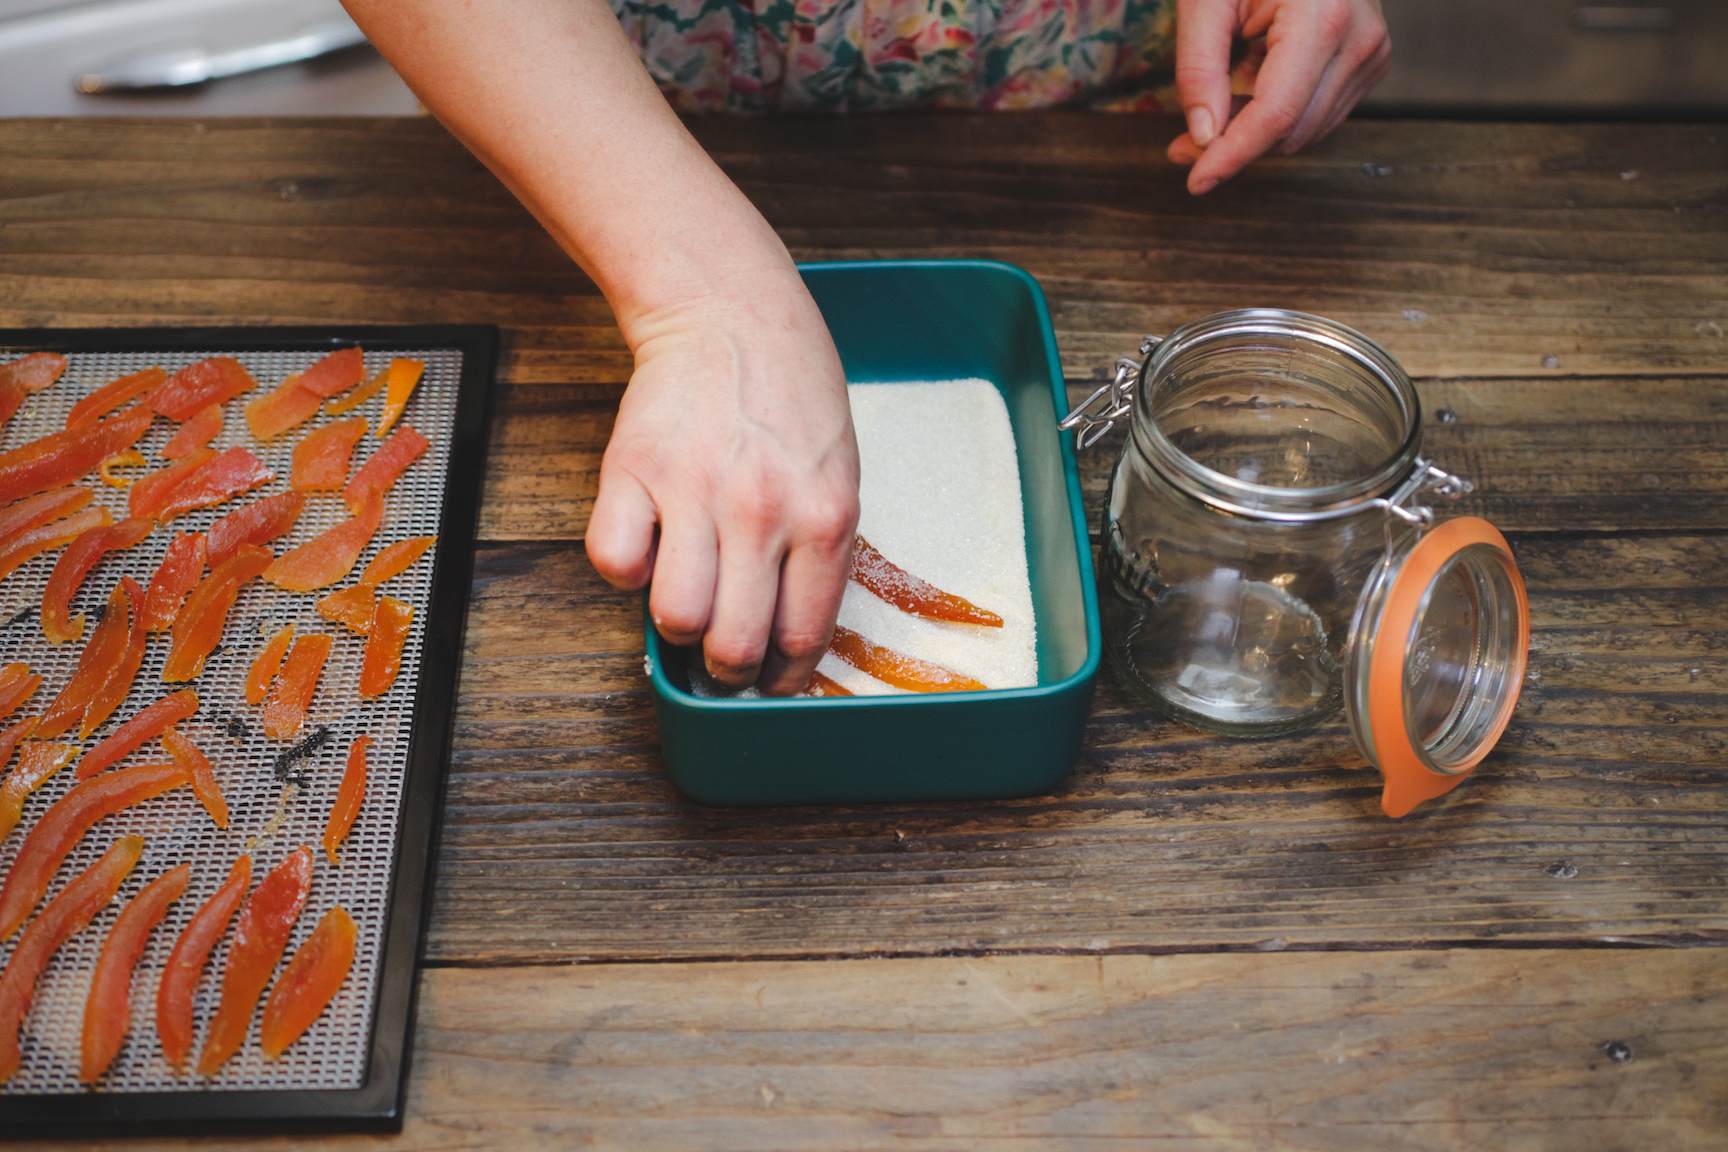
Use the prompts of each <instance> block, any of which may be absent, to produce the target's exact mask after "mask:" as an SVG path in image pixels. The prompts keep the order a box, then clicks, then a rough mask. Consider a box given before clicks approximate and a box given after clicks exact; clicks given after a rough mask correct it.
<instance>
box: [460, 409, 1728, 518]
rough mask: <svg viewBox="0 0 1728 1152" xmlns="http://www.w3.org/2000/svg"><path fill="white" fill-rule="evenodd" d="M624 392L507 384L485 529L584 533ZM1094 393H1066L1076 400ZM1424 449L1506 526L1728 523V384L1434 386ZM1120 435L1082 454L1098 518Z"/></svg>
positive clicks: (1470, 507) (1468, 504) (1480, 509)
mask: <svg viewBox="0 0 1728 1152" xmlns="http://www.w3.org/2000/svg"><path fill="white" fill-rule="evenodd" d="M621 391H622V386H621V385H613V386H611V387H591V386H580V387H552V386H536V387H518V386H505V387H504V388H503V389H502V391H501V394H500V400H499V405H498V418H497V422H496V426H495V428H494V430H493V435H492V446H491V452H492V457H491V465H490V467H488V469H487V475H486V496H485V503H484V507H483V509H482V513H481V515H482V527H481V531H482V535H483V536H484V537H485V538H487V539H490V540H495V541H497V540H533V539H574V538H579V537H580V536H581V535H582V533H583V531H584V530H585V528H586V526H587V523H588V516H589V513H590V512H591V511H592V510H593V498H594V493H595V491H596V489H597V486H598V484H599V470H600V458H601V454H602V453H603V452H604V451H605V449H606V440H607V437H609V436H610V435H611V430H612V417H613V412H614V410H615V409H616V406H617V403H618V397H619V396H620V395H621ZM1087 391H1090V388H1089V387H1088V386H1086V385H1081V384H1076V385H1075V386H1074V387H1072V388H1071V389H1070V394H1071V396H1072V397H1073V400H1074V401H1075V402H1076V403H1077V402H1079V401H1080V400H1081V399H1082V398H1083V397H1084V396H1085V395H1086V392H1087ZM1418 391H1419V392H1420V393H1421V396H1422V404H1423V409H1424V411H1425V412H1426V413H1427V414H1428V415H1427V420H1426V423H1425V437H1426V439H1425V446H1426V450H1427V452H1428V453H1429V455H1431V456H1432V457H1434V458H1435V459H1436V460H1437V461H1439V462H1440V463H1441V464H1442V465H1443V466H1445V467H1447V468H1450V469H1453V470H1455V471H1459V472H1461V473H1463V474H1464V475H1466V476H1468V477H1469V478H1471V479H1472V480H1473V481H1474V482H1475V483H1476V485H1477V490H1476V492H1475V493H1474V494H1472V495H1471V496H1470V497H1469V498H1468V499H1466V500H1464V501H1462V502H1461V503H1460V504H1458V505H1457V506H1456V507H1455V509H1453V510H1455V511H1458V512H1468V513H1470V514H1472V515H1477V516H1486V517H1488V518H1490V519H1491V520H1493V521H1494V522H1495V523H1497V524H1499V525H1500V527H1501V528H1502V529H1504V530H1505V531H1509V532H1534V531H1549V530H1556V529H1558V530H1566V529H1574V530H1576V529H1628V528H1630V529H1641V530H1642V529H1651V528H1660V529H1687V530H1696V529H1706V528H1707V529H1720V528H1725V527H1728V377H1691V378H1674V377H1669V378H1644V379H1640V378H1634V377H1614V378H1605V379H1574V380H1559V379H1497V380H1481V379H1468V380H1425V381H1420V382H1419V384H1418ZM1123 439H1124V436H1123V434H1121V433H1112V434H1111V436H1110V437H1108V438H1106V440H1105V441H1104V442H1103V443H1101V444H1099V445H1097V446H1096V447H1095V448H1093V449H1092V450H1091V451H1089V452H1086V453H1083V454H1082V457H1081V463H1082V480H1083V482H1084V485H1085V490H1086V495H1087V499H1088V501H1089V506H1090V508H1091V514H1090V515H1089V516H1088V523H1090V524H1092V525H1093V526H1094V528H1095V527H1096V524H1097V509H1098V507H1099V506H1100V505H1101V503H1102V501H1103V499H1104V493H1105V489H1106V488H1107V486H1108V484H1109V480H1110V471H1111V469H1112V468H1113V467H1114V465H1115V462H1116V458H1117V456H1118V454H1119V453H1120V452H1121V447H1122V441H1123Z"/></svg>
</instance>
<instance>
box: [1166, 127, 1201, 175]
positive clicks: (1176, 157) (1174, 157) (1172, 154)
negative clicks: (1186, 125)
mask: <svg viewBox="0 0 1728 1152" xmlns="http://www.w3.org/2000/svg"><path fill="white" fill-rule="evenodd" d="M1164 155H1165V156H1166V157H1168V158H1169V160H1170V162H1171V163H1172V164H1180V165H1182V166H1183V167H1184V168H1186V167H1187V166H1188V165H1190V164H1192V163H1194V161H1196V160H1198V159H1199V158H1200V149H1198V148H1196V147H1195V146H1194V138H1193V137H1191V136H1189V135H1188V133H1186V132H1184V133H1182V135H1180V136H1178V137H1176V139H1174V140H1172V141H1170V146H1169V147H1168V148H1166V149H1165V150H1164Z"/></svg>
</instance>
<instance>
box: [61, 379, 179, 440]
mask: <svg viewBox="0 0 1728 1152" xmlns="http://www.w3.org/2000/svg"><path fill="white" fill-rule="evenodd" d="M166 379H168V373H166V372H164V371H162V369H160V368H146V369H144V370H143V371H141V372H133V373H131V374H130V375H126V376H122V377H120V378H119V379H118V380H115V381H112V382H111V383H108V384H104V385H102V387H100V388H98V389H96V391H94V392H92V393H90V395H88V396H86V397H84V398H83V399H82V400H80V401H78V403H76V404H74V405H72V411H70V412H68V413H66V427H68V428H76V427H78V426H79V425H81V424H89V423H91V422H92V421H95V420H96V419H98V418H100V417H103V416H106V415H108V413H110V412H112V411H114V410H115V409H116V408H123V407H125V406H126V405H127V404H130V403H132V401H134V400H136V399H138V397H140V396H142V395H144V394H145V393H146V392H149V391H151V390H152V389H154V388H155V387H156V386H157V385H158V384H160V383H162V381H164V380H166ZM146 403H148V402H146Z"/></svg>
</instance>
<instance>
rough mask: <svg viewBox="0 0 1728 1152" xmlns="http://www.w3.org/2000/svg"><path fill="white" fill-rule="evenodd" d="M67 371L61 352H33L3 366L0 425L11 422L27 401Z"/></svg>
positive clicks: (0, 393)
mask: <svg viewBox="0 0 1728 1152" xmlns="http://www.w3.org/2000/svg"><path fill="white" fill-rule="evenodd" d="M64 371H66V357H64V356H62V355H60V353H58V352H32V353H30V354H29V355H27V356H20V357H19V358H18V359H16V360H9V361H7V362H6V363H4V364H0V424H4V423H6V422H7V421H8V420H10V419H12V416H13V414H14V413H16V412H17V411H18V406H19V405H20V404H23V403H24V399H25V397H27V396H30V395H32V394H34V393H37V392H40V391H42V390H43V389H44V388H47V387H48V386H49V385H51V384H53V383H54V381H56V380H58V379H60V374H61V373H62V372H64Z"/></svg>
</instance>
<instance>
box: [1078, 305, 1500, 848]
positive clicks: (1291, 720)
mask: <svg viewBox="0 0 1728 1152" xmlns="http://www.w3.org/2000/svg"><path fill="white" fill-rule="evenodd" d="M1130 413H1131V418H1130V432H1129V436H1128V439H1127V442H1126V443H1125V444H1124V446H1123V449H1122V456H1121V458H1120V460H1119V461H1118V462H1117V465H1116V470H1115V473H1114V475H1113V477H1112V479H1111V483H1110V493H1109V499H1108V502H1107V503H1106V505H1105V509H1104V518H1103V539H1102V547H1101V557H1100V562H1099V566H1098V571H1099V582H1100V595H1099V601H1100V607H1101V610H1102V614H1103V623H1104V628H1105V652H1106V655H1107V657H1108V659H1109V662H1110V664H1111V667H1112V670H1113V672H1114V673H1115V675H1116V678H1117V679H1118V681H1119V682H1120V683H1121V684H1122V685H1123V687H1124V688H1125V689H1126V690H1127V691H1128V693H1129V694H1130V695H1131V696H1134V697H1136V698H1138V699H1139V700H1141V701H1143V702H1145V703H1146V704H1148V705H1150V706H1151V707H1152V708H1154V709H1156V710H1158V711H1160V712H1162V713H1164V714H1166V715H1168V716H1170V717H1172V718H1173V719H1177V720H1180V721H1183V722H1185V723H1187V724H1190V725H1192V726H1194V727H1196V728H1200V729H1203V730H1205V731H1210V732H1216V733H1219V734H1221V735H1225V736H1236V737H1266V736H1277V735H1280V734H1284V733H1289V732H1295V731H1300V730H1303V729H1307V728H1310V727H1312V726H1314V725H1315V724H1318V723H1319V722H1320V721H1322V720H1324V719H1326V718H1327V717H1328V716H1330V715H1332V714H1333V713H1334V712H1335V711H1336V710H1337V709H1338V708H1339V707H1340V706H1341V705H1342V706H1343V707H1344V709H1345V711H1346V712H1347V713H1348V715H1349V719H1350V727H1351V732H1352V734H1353V735H1354V737H1355V739H1356V743H1357V745H1358V746H1359V748H1360V749H1361V751H1362V752H1363V754H1364V755H1365V756H1366V757H1367V758H1368V760H1369V761H1370V762H1371V763H1374V764H1376V765H1377V766H1378V767H1379V768H1380V769H1381V772H1382V775H1383V776H1384V777H1385V778H1386V791H1385V793H1384V795H1383V798H1382V806H1383V808H1384V809H1385V810H1386V811H1387V812H1388V814H1391V815H1403V814H1404V813H1405V812H1408V811H1409V810H1410V809H1411V808H1413V807H1414V806H1415V805H1416V804H1417V803H1419V802H1421V800H1423V799H1427V798H1430V797H1432V796H1437V795H1440V794H1442V793H1444V792H1446V791H1449V790H1450V789H1451V788H1453V787H1455V786H1456V785H1457V783H1458V782H1459V781H1461V780H1462V779H1463V778H1464V776H1466V775H1467V774H1468V773H1469V771H1470V770H1471V769H1472V768H1474V767H1475V765H1476V764H1477V763H1478V762H1480V760H1481V759H1482V757H1483V756H1485V755H1486V754H1487V752H1488V750H1489V749H1491V748H1492V747H1493V745H1494V744H1495V742H1496V741H1498V739H1499V737H1500V735H1501V733H1502V732H1503V731H1504V730H1505V727H1506V724H1507V723H1508V722H1509V720H1510V718H1511V714H1512V709H1513V706H1514V705H1515V704H1516V702H1517V697H1518V690H1519V687H1520V685H1521V683H1522V681H1523V672H1524V662H1525V654H1526V650H1527V648H1528V638H1529V609H1528V606H1527V602H1526V598H1525V591H1524V583H1523V579H1522V577H1521V576H1520V574H1519V572H1518V568H1517V564H1516V562H1515V561H1514V560H1513V557H1512V552H1511V549H1510V547H1509V546H1508V545H1507V543H1506V541H1505V538H1504V537H1503V536H1501V534H1500V533H1499V532H1498V531H1496V530H1495V529H1494V528H1493V527H1492V526H1491V525H1489V524H1488V523H1487V522H1485V521H1482V520H1478V519H1474V518H1469V517H1461V518H1457V519H1454V520H1451V521H1448V522H1446V523H1444V524H1441V525H1439V526H1438V527H1437V526H1436V525H1435V517H1434V515H1433V512H1432V510H1431V508H1430V507H1429V506H1428V503H1427V502H1428V501H1430V500H1434V499H1441V498H1454V497H1456V496H1457V495H1459V494H1460V493H1462V492H1466V491H1468V490H1469V484H1468V482H1466V481H1464V480H1462V479H1460V478H1459V477H1456V476H1453V475H1450V474H1448V473H1446V472H1443V471H1441V470H1440V469H1439V468H1437V467H1435V466H1434V465H1433V464H1431V463H1429V462H1428V461H1427V460H1425V459H1424V458H1423V457H1422V456H1421V454H1420V450H1421V439H1422V414H1421V404H1420V401H1419V400H1418V398H1417V395H1416V390H1415V388H1414V387H1413V386H1412V385H1411V383H1410V380H1409V377H1408V376H1406V375H1405V373H1404V371H1403V370H1402V369H1401V368H1400V367H1399V366H1398V364H1397V363H1396V362H1395V361H1394V360H1393V359H1392V358H1391V357H1390V356H1389V355H1388V354H1387V353H1386V352H1385V350H1383V349H1382V348H1380V347H1379V346H1378V345H1377V344H1375V343H1374V342H1373V341H1372V340H1369V339H1368V338H1367V337H1366V336H1363V335H1362V334H1360V333H1358V332H1355V331H1352V330H1351V329H1349V328H1346V327H1344V326H1343V325H1340V324H1335V323H1333V322H1332V321H1329V320H1325V319H1323V318H1321V317H1318V316H1309V315H1305V314H1303V313H1299V312H1287V311H1282V310H1275V309H1253V310H1244V311H1236V312H1224V313H1220V314H1218V315H1216V316H1210V317H1207V318H1205V319H1203V320H1199V321H1196V322H1195V323H1192V324H1188V325H1186V326H1184V327H1182V328H1179V329H1177V330H1176V331H1175V332H1172V333H1171V334H1170V335H1169V336H1168V337H1166V338H1163V339H1158V338H1156V337H1148V338H1147V339H1146V341H1145V342H1144V343H1143V344H1142V345H1141V348H1140V354H1139V356H1137V357H1124V358H1123V359H1122V360H1120V361H1118V363H1117V370H1116V373H1115V377H1114V379H1112V380H1111V381H1110V382H1109V383H1107V384H1105V385H1103V386H1102V387H1101V388H1099V389H1098V391H1097V392H1095V393H1093V395H1092V396H1091V397H1089V398H1088V400H1087V401H1086V403H1084V404H1082V405H1081V406H1080V407H1079V408H1077V409H1076V410H1075V411H1074V412H1073V413H1070V415H1069V417H1068V418H1067V419H1066V420H1065V421H1064V422H1063V427H1078V428H1079V429H1080V431H1079V442H1080V445H1081V447H1083V448H1084V447H1089V446H1091V445H1092V444H1094V443H1096V442H1097V440H1098V439H1099V438H1100V437H1101V436H1102V435H1103V434H1104V432H1105V431H1107V430H1108V429H1109V427H1110V426H1111V425H1112V424H1113V423H1114V422H1115V421H1116V420H1118V419H1121V418H1122V417H1124V416H1130Z"/></svg>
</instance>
